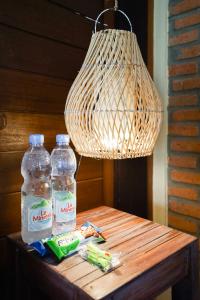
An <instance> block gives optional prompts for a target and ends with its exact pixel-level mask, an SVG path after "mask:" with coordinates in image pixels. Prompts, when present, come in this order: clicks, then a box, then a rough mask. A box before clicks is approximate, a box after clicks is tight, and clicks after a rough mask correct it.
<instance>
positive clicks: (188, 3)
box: [170, 0, 200, 15]
mask: <svg viewBox="0 0 200 300" xmlns="http://www.w3.org/2000/svg"><path fill="white" fill-rule="evenodd" d="M197 7H200V1H199V0H183V1H181V2H179V3H177V4H175V5H172V6H171V7H170V13H171V14H172V15H177V14H180V13H183V12H185V11H188V10H191V9H194V8H197Z"/></svg>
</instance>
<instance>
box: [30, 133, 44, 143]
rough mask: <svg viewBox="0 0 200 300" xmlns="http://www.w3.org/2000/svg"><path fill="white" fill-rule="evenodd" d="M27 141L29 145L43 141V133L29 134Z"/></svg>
mask: <svg viewBox="0 0 200 300" xmlns="http://www.w3.org/2000/svg"><path fill="white" fill-rule="evenodd" d="M29 143H30V144H31V145H38V144H43V143H44V135H43V134H31V135H30V136H29Z"/></svg>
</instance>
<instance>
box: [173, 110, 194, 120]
mask: <svg viewBox="0 0 200 300" xmlns="http://www.w3.org/2000/svg"><path fill="white" fill-rule="evenodd" d="M172 119H173V120H174V121H200V108H197V109H181V110H177V111H174V112H173V113H172Z"/></svg>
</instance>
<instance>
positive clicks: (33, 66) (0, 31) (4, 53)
mask: <svg viewBox="0 0 200 300" xmlns="http://www.w3.org/2000/svg"><path fill="white" fill-rule="evenodd" d="M0 53H1V55H0V66H2V67H7V68H12V69H18V70H23V71H27V72H34V73H38V74H43V75H49V76H54V77H59V78H65V79H73V78H74V77H75V76H76V75H77V71H78V70H79V69H80V67H81V65H82V63H83V59H84V57H85V54H86V53H85V50H82V49H78V48H74V47H72V46H67V45H63V44H60V43H56V42H55V41H52V40H48V39H44V38H41V37H38V36H35V35H30V34H28V33H26V32H23V31H19V30H16V29H13V28H9V27H7V26H4V25H0Z"/></svg>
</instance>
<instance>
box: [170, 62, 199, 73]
mask: <svg viewBox="0 0 200 300" xmlns="http://www.w3.org/2000/svg"><path fill="white" fill-rule="evenodd" d="M197 70H198V65H197V63H187V64H178V65H171V66H170V67H169V76H176V75H185V74H194V73H197Z"/></svg>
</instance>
